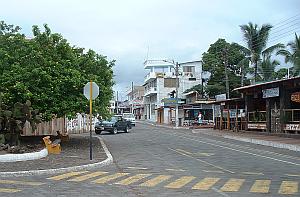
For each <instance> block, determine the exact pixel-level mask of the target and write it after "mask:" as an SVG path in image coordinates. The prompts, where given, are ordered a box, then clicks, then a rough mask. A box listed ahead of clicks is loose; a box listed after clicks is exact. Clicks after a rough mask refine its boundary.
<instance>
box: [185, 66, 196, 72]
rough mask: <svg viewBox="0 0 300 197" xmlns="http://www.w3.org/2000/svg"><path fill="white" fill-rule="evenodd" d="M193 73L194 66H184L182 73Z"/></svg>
mask: <svg viewBox="0 0 300 197" xmlns="http://www.w3.org/2000/svg"><path fill="white" fill-rule="evenodd" d="M194 71H195V66H184V67H183V72H188V73H193V72H194Z"/></svg>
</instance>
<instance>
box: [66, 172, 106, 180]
mask: <svg viewBox="0 0 300 197" xmlns="http://www.w3.org/2000/svg"><path fill="white" fill-rule="evenodd" d="M107 173H108V172H102V171H99V172H93V173H90V174H85V175H82V176H78V177H75V178H73V179H70V180H68V181H73V182H80V181H85V180H87V179H91V178H94V177H97V176H101V175H103V174H107Z"/></svg>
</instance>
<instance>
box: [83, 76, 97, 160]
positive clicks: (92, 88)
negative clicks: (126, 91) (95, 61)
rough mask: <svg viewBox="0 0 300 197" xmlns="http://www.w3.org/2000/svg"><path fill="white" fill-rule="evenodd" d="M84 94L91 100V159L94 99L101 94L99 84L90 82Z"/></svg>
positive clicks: (84, 89) (85, 87)
mask: <svg viewBox="0 0 300 197" xmlns="http://www.w3.org/2000/svg"><path fill="white" fill-rule="evenodd" d="M83 94H84V96H85V98H87V99H88V100H90V160H92V159H93V150H92V118H93V114H92V111H93V99H95V98H97V96H98V95H99V86H98V85H97V84H96V83H95V82H92V81H90V82H88V83H87V84H85V86H84V88H83Z"/></svg>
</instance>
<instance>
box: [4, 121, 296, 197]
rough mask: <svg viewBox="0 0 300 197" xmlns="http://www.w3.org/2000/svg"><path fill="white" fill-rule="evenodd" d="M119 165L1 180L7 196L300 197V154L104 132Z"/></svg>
mask: <svg viewBox="0 0 300 197" xmlns="http://www.w3.org/2000/svg"><path fill="white" fill-rule="evenodd" d="M101 137H102V138H103V139H104V141H105V143H106V145H107V147H108V149H109V151H110V152H111V154H112V155H113V159H114V162H113V164H111V165H108V166H105V167H103V168H101V169H93V170H89V171H78V172H70V173H61V174H53V175H43V176H30V177H0V188H5V189H6V190H5V189H2V190H1V189H0V195H1V196H28V197H29V196H36V197H37V196H216V197H217V196H226V197H228V196H233V197H241V196H242V197H244V196H272V197H274V196H300V193H299V189H298V187H299V183H300V155H299V152H293V151H288V150H283V149H277V148H271V147H266V146H261V145H254V144H250V143H245V142H239V141H234V140H230V139H224V138H221V137H216V136H210V135H205V134H202V133H193V132H192V130H180V129H178V130H174V129H169V128H163V127H155V126H152V125H149V124H145V123H138V124H137V126H136V127H134V128H133V129H132V130H130V132H129V133H119V134H117V135H112V134H109V133H103V134H102V135H101Z"/></svg>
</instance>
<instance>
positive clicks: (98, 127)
mask: <svg viewBox="0 0 300 197" xmlns="http://www.w3.org/2000/svg"><path fill="white" fill-rule="evenodd" d="M129 129H131V125H130V122H128V121H126V120H125V119H124V118H123V117H122V116H121V115H116V116H113V117H111V118H110V119H109V120H102V121H99V122H96V124H95V133H96V134H101V132H102V131H108V132H111V133H112V134H117V133H118V131H124V132H126V133H127V132H128V131H129Z"/></svg>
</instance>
